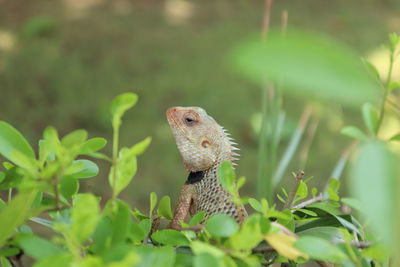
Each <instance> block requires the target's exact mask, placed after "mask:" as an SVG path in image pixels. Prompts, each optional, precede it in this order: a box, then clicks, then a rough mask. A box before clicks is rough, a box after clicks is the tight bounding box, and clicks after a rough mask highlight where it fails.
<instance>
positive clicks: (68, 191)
mask: <svg viewBox="0 0 400 267" xmlns="http://www.w3.org/2000/svg"><path fill="white" fill-rule="evenodd" d="M78 189H79V182H78V181H77V180H76V179H75V178H74V177H72V176H66V177H64V178H63V179H62V180H61V182H60V192H61V195H62V196H63V197H65V198H70V197H72V196H73V195H74V194H76V193H77V192H78Z"/></svg>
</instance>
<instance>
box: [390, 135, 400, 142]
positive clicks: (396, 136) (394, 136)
mask: <svg viewBox="0 0 400 267" xmlns="http://www.w3.org/2000/svg"><path fill="white" fill-rule="evenodd" d="M389 141H400V133H398V134H395V135H393V136H392V137H390V139H389Z"/></svg>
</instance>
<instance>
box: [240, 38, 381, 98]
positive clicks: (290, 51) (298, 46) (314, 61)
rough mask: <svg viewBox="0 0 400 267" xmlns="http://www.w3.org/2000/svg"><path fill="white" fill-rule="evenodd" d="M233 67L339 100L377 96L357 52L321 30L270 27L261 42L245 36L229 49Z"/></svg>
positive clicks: (253, 76)
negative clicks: (283, 30)
mask: <svg viewBox="0 0 400 267" xmlns="http://www.w3.org/2000/svg"><path fill="white" fill-rule="evenodd" d="M233 56H234V60H235V64H236V66H237V68H238V69H239V70H240V71H241V73H243V74H244V75H245V76H247V77H249V78H250V79H252V80H255V81H257V82H258V83H259V84H260V85H262V84H265V79H268V80H270V81H272V82H275V83H278V84H281V83H282V81H283V83H284V84H285V86H284V89H285V90H286V92H288V93H292V94H294V95H296V96H301V97H305V98H307V99H308V98H309V97H310V96H312V97H319V98H323V99H326V100H328V101H337V102H339V103H343V104H349V105H354V104H361V103H364V102H366V101H369V100H375V99H376V97H377V84H376V83H375V82H374V81H373V79H372V78H371V77H370V76H369V74H368V72H367V71H366V70H365V67H364V66H363V65H362V63H361V61H360V59H359V58H358V56H357V55H355V54H354V53H353V51H351V50H350V49H348V48H347V47H345V46H343V45H341V44H339V43H337V42H336V41H334V40H332V39H330V38H327V37H325V36H322V35H318V34H313V33H307V32H300V31H292V32H288V33H287V34H285V35H282V34H281V32H280V31H279V32H278V31H275V32H271V33H270V34H269V35H268V40H267V41H266V42H262V41H261V40H259V39H258V40H257V41H254V40H253V41H248V42H246V43H245V44H243V45H242V46H240V47H239V48H237V49H236V50H235V51H234V55H233Z"/></svg>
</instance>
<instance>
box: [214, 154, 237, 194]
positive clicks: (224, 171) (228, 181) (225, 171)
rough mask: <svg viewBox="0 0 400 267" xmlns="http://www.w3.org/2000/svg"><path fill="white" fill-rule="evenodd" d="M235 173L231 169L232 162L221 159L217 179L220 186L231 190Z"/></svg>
mask: <svg viewBox="0 0 400 267" xmlns="http://www.w3.org/2000/svg"><path fill="white" fill-rule="evenodd" d="M235 179H236V175H235V172H234V170H233V166H232V162H230V161H223V162H222V163H221V166H220V167H219V168H218V180H219V182H220V183H221V185H222V187H223V188H224V189H225V190H227V191H228V192H232V190H233V188H234V185H235Z"/></svg>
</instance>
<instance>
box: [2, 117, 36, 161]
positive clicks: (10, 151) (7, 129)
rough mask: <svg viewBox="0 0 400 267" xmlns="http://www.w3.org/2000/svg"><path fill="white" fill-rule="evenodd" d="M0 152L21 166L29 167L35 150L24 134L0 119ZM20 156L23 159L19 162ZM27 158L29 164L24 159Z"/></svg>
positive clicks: (33, 158)
mask: <svg viewBox="0 0 400 267" xmlns="http://www.w3.org/2000/svg"><path fill="white" fill-rule="evenodd" d="M0 154H1V155H3V156H4V157H5V158H7V159H8V160H10V161H11V162H13V163H14V164H16V165H19V166H21V167H30V165H31V164H33V163H32V162H34V161H35V152H33V149H32V147H31V146H30V145H29V143H28V141H26V139H25V138H24V136H23V135H22V134H21V133H20V132H19V131H18V130H17V129H15V128H14V127H12V126H11V125H10V124H8V123H6V122H4V121H0ZM21 158H22V159H24V161H22V162H21ZM26 160H29V161H30V164H29V166H26V164H24V163H25V161H26Z"/></svg>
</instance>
